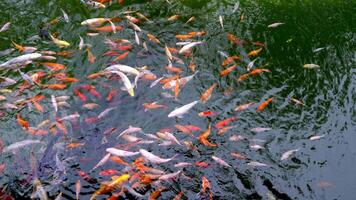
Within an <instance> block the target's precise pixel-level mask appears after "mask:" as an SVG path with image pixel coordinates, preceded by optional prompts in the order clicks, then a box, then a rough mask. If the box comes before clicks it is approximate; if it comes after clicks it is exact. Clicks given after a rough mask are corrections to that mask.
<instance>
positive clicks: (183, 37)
mask: <svg viewBox="0 0 356 200" xmlns="http://www.w3.org/2000/svg"><path fill="white" fill-rule="evenodd" d="M175 37H176V38H177V39H178V40H187V39H191V38H193V37H194V35H176V36H175Z"/></svg>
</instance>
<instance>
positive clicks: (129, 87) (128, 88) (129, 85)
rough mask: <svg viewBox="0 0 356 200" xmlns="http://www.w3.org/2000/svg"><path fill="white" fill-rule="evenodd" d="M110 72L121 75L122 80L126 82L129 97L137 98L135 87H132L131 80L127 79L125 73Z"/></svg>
mask: <svg viewBox="0 0 356 200" xmlns="http://www.w3.org/2000/svg"><path fill="white" fill-rule="evenodd" d="M110 72H111V73H114V74H117V75H119V76H120V78H121V80H122V81H123V82H124V86H125V87H126V89H127V92H128V93H129V95H130V96H132V97H133V96H135V92H134V87H133V86H132V84H131V82H130V80H129V78H127V76H126V75H125V74H124V73H122V72H120V71H110Z"/></svg>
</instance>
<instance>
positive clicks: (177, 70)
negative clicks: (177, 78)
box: [166, 65, 183, 74]
mask: <svg viewBox="0 0 356 200" xmlns="http://www.w3.org/2000/svg"><path fill="white" fill-rule="evenodd" d="M166 70H168V71H170V72H172V73H175V74H180V73H182V72H183V70H182V69H181V68H178V67H173V66H170V65H168V66H166Z"/></svg>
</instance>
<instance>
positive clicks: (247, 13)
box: [0, 0, 356, 199]
mask: <svg viewBox="0 0 356 200" xmlns="http://www.w3.org/2000/svg"><path fill="white" fill-rule="evenodd" d="M169 2H170V3H168V2H167V1H163V0H162V1H155V2H143V3H142V2H129V1H125V3H124V4H123V5H119V4H117V3H113V4H112V5H109V4H106V5H107V8H106V9H99V10H95V9H88V7H87V6H85V5H84V4H82V3H80V1H74V2H69V1H59V2H49V3H48V2H44V1H23V2H12V1H9V0H6V1H2V2H0V6H1V7H2V8H6V9H4V10H3V12H2V13H1V14H0V15H1V16H2V19H3V20H1V21H0V26H2V25H3V24H5V23H6V22H8V21H10V22H11V27H10V28H9V30H7V31H4V32H2V33H0V40H1V41H2V42H1V43H0V51H1V53H0V55H2V56H1V58H0V59H1V63H3V62H5V61H8V60H9V59H10V58H13V57H16V56H19V55H21V53H19V52H18V51H15V52H13V53H11V54H10V52H11V50H9V48H13V46H12V45H11V41H14V42H17V43H19V44H22V45H26V46H33V47H36V48H38V49H39V50H41V51H42V50H51V51H56V52H59V51H63V50H61V49H59V48H58V47H57V46H56V45H55V44H53V43H52V42H51V41H50V40H48V39H41V38H38V37H36V35H38V32H39V27H40V26H44V27H45V28H47V29H46V30H48V31H49V32H51V33H52V34H54V35H55V36H56V37H58V38H60V39H62V40H65V41H68V42H70V43H71V46H70V47H69V48H67V49H65V51H73V56H71V57H65V56H56V57H57V60H56V61H55V62H56V63H62V64H64V65H65V66H66V67H67V69H66V70H65V73H66V74H67V75H68V76H69V77H75V78H76V79H78V80H79V81H78V82H76V83H72V84H68V88H66V89H64V90H56V91H53V90H44V89H43V88H41V87H38V86H36V85H35V86H33V87H32V88H31V89H27V90H24V91H23V92H21V93H19V94H16V93H17V91H18V88H19V87H21V84H22V82H23V81H22V80H23V79H22V77H21V76H20V73H19V72H18V71H14V70H1V71H0V76H1V77H9V78H12V79H14V80H15V81H17V82H18V83H17V84H11V85H10V86H7V85H6V84H4V81H2V83H1V85H0V86H1V89H4V88H6V89H12V90H14V92H13V93H6V91H4V90H2V91H1V93H0V95H2V96H5V97H6V98H7V100H4V101H2V102H1V107H2V109H1V110H0V114H1V115H0V117H1V118H0V120H1V122H0V124H1V136H0V139H1V140H0V142H1V143H0V149H3V147H4V149H3V153H2V155H1V158H0V163H1V164H0V174H1V176H2V178H1V179H0V184H1V188H2V190H1V192H0V196H1V197H2V198H6V195H10V196H12V197H13V198H15V199H18V198H20V197H24V196H26V197H30V196H31V195H32V197H34V198H39V197H40V196H41V194H42V197H43V193H41V191H42V189H43V190H44V191H47V195H48V197H49V198H50V199H54V198H55V197H57V196H58V195H59V194H60V193H61V194H62V198H64V199H75V198H76V190H78V189H76V188H77V187H78V180H79V181H80V183H81V187H80V198H81V199H89V198H90V197H91V196H92V195H93V193H94V192H95V191H97V190H98V188H99V187H100V184H101V183H103V182H105V181H110V177H112V176H113V175H122V174H125V173H128V174H131V176H134V172H137V171H135V170H136V169H134V168H132V167H133V165H131V163H133V162H134V161H136V162H135V163H136V164H137V163H138V160H137V158H138V156H130V157H121V158H122V161H119V160H117V159H118V158H117V159H116V161H115V159H112V158H110V160H109V161H107V162H106V163H105V164H103V165H102V166H100V167H97V168H96V169H94V170H93V168H94V166H95V165H97V164H98V162H99V161H100V160H101V159H102V158H103V157H105V155H106V153H107V152H106V149H107V148H110V147H117V148H119V149H123V150H126V151H133V152H136V151H137V152H138V151H139V150H140V149H146V150H147V151H149V152H152V153H153V154H155V155H158V156H159V157H161V158H171V157H173V156H175V155H176V157H174V160H173V161H170V162H167V163H162V164H150V163H149V162H146V163H145V165H146V166H148V167H152V168H155V169H158V170H161V171H163V172H164V173H174V172H177V171H178V170H181V173H180V174H179V175H178V176H177V177H175V178H174V179H173V180H169V181H159V182H154V184H147V185H143V186H142V185H140V187H139V186H137V184H136V186H137V187H136V188H134V191H132V190H131V192H130V189H126V190H129V192H125V193H123V194H122V196H121V197H122V198H134V197H135V198H139V195H142V196H141V198H146V199H147V198H148V195H149V194H152V192H153V191H156V190H158V189H162V188H166V189H165V190H163V189H162V193H161V197H160V198H161V199H173V197H175V196H176V195H177V194H180V192H183V195H182V199H203V198H204V197H205V198H206V199H209V192H210V191H211V192H212V194H213V197H214V199H352V197H353V191H354V190H355V188H354V187H355V186H354V183H355V181H356V176H355V175H354V173H353V167H352V166H353V164H354V163H355V162H356V160H355V154H356V152H355V150H354V148H353V146H354V145H355V144H356V140H355V137H354V135H353V134H352V133H354V132H355V131H356V128H355V127H356V126H355V99H356V98H355V92H354V91H355V87H356V83H355V80H356V71H355V60H356V51H355V50H356V49H355V46H356V45H355V41H356V36H355V30H356V27H355V22H356V20H355V14H354V13H355V9H354V8H355V6H356V5H355V2H354V1H351V0H347V1H342V2H336V1H331V0H330V1H323V2H319V1H304V2H301V1H291V2H279V1H268V2H265V1H241V2H240V3H239V7H238V9H236V8H237V4H236V1H169ZM61 9H63V10H64V11H65V12H66V13H68V16H69V18H70V22H69V23H66V22H64V20H63V19H60V21H59V22H58V23H54V25H48V22H51V21H52V22H53V19H56V18H57V17H60V16H63V13H62V11H61ZM234 9H235V10H236V11H235V12H234ZM127 10H132V11H139V12H140V13H142V14H143V15H145V16H147V17H148V18H149V20H150V22H148V21H145V20H142V21H141V22H140V23H139V24H138V25H139V26H140V28H141V29H142V31H141V32H140V31H136V32H137V34H138V38H139V40H140V45H137V44H136V43H137V41H135V31H134V29H133V28H132V25H130V24H129V23H128V20H127V19H125V20H123V21H121V22H115V21H114V23H115V24H118V25H120V26H122V27H123V30H121V31H119V32H118V33H101V34H99V35H98V36H94V37H91V36H87V33H88V32H95V31H91V30H89V29H88V27H85V26H81V25H80V22H82V21H84V20H85V19H88V18H96V17H113V16H116V15H119V14H120V15H122V14H121V13H123V12H124V11H127ZM14 13H17V15H16V16H15V15H14ZM173 15H178V18H177V20H175V21H169V20H167V19H168V18H169V17H171V16H173ZM132 16H136V15H135V14H132ZM192 17H193V18H192ZM220 19H221V20H220ZM188 20H189V21H190V22H189V23H186V22H187V21H188ZM273 23H282V24H280V25H279V26H277V27H275V28H268V27H267V26H268V25H271V24H273ZM222 27H223V28H222ZM200 31H205V32H206V34H205V35H202V36H197V37H194V40H198V41H203V44H199V45H197V46H195V47H193V53H192V55H191V56H182V55H179V54H176V53H173V56H175V57H177V58H179V59H181V61H180V60H179V59H175V60H174V62H173V63H174V67H178V68H180V69H181V71H182V72H181V74H180V77H187V76H190V75H193V74H194V73H195V72H197V73H196V74H195V76H194V77H193V78H192V79H191V80H190V81H189V82H187V83H186V84H185V85H184V87H183V86H182V88H180V92H179V95H178V98H174V88H173V92H172V91H170V90H164V89H162V84H161V83H159V84H158V85H156V86H155V87H152V88H151V87H150V85H151V84H152V82H153V80H142V79H140V80H139V81H138V83H137V84H138V85H137V87H136V88H135V89H134V90H135V91H134V92H135V97H130V96H129V94H128V92H127V91H125V90H122V89H124V88H125V87H124V85H123V84H122V82H121V81H120V78H119V76H117V75H116V76H114V75H113V76H110V77H105V76H103V77H99V78H95V79H88V78H87V76H88V75H90V74H93V73H97V72H100V71H101V70H104V69H105V68H106V67H107V66H110V65H111V64H112V63H111V62H112V60H113V58H115V57H117V56H119V55H120V54H121V53H123V52H125V51H121V50H120V51H118V52H119V53H120V54H114V53H113V55H114V56H115V57H112V56H111V57H110V56H104V55H106V54H104V53H108V51H109V50H110V49H109V48H108V47H109V46H108V44H106V43H105V42H104V41H105V40H106V39H107V38H110V39H112V40H114V39H119V38H121V39H129V40H130V41H131V42H132V45H133V46H134V48H132V49H131V50H130V53H129V55H128V56H127V57H125V58H123V59H122V60H120V61H119V63H121V64H125V65H128V66H133V67H136V68H137V69H138V68H141V67H143V66H148V67H147V70H150V71H151V72H152V73H153V74H155V75H156V76H157V77H158V78H159V77H162V76H164V75H167V74H174V73H172V72H170V73H167V69H166V66H167V65H168V62H167V56H166V52H165V48H164V44H166V45H167V46H168V47H175V48H177V49H178V50H179V48H180V47H179V46H177V45H176V42H180V41H179V40H177V39H176V38H175V36H176V35H178V34H187V33H188V32H200ZM147 33H149V34H152V35H154V36H156V37H157V38H158V39H159V41H160V42H161V44H160V43H156V42H154V41H152V39H151V41H150V40H149V38H148V36H147ZM229 34H232V35H234V36H236V39H235V40H234V39H233V38H232V36H229ZM79 35H80V36H81V37H83V39H84V42H85V43H88V44H90V46H91V48H90V52H91V53H92V54H93V55H94V56H96V59H95V62H94V63H92V64H91V63H90V61H89V60H88V52H87V51H85V50H78V45H79V43H80V40H79ZM229 38H230V39H229ZM136 40H137V39H136ZM143 42H146V45H147V49H148V51H147V50H145V49H144V47H143ZM123 46H125V45H123ZM120 48H124V47H120ZM259 48H262V51H261V52H260V53H258V55H257V56H255V57H253V56H248V54H249V53H251V51H253V50H257V49H259ZM6 50H7V51H8V52H6ZM103 54H104V55H103ZM226 56H230V57H232V56H235V59H232V61H231V64H230V65H225V66H223V65H224V63H223V62H224V60H225V59H226ZM237 56H239V58H236V57H237ZM252 62H253V64H252ZM193 63H194V64H195V65H196V67H195V68H196V69H194V67H193ZM234 63H236V64H238V65H237V66H236V68H233V70H232V72H230V73H229V74H227V75H226V76H224V77H221V73H222V71H223V70H224V69H226V68H228V67H230V66H232V65H233V64H234ZM249 64H250V67H252V69H256V68H257V69H260V68H261V69H266V70H269V71H271V72H263V73H260V74H258V75H254V74H253V75H248V76H246V77H244V80H241V81H238V78H239V77H240V78H241V75H242V74H246V73H248V72H247V71H246V68H247V67H248V65H249ZM304 64H316V65H319V66H320V68H318V69H305V68H303V65H304ZM39 71H45V72H46V73H48V72H49V69H48V68H44V67H43V66H41V65H39V64H33V65H30V66H28V67H26V68H24V69H22V72H24V73H27V74H30V75H32V74H34V73H36V72H39ZM128 77H129V79H130V80H131V81H132V82H133V80H134V76H128ZM146 78H147V77H146ZM241 79H242V78H241ZM53 80H54V79H53V78H52V79H51V78H47V79H46V80H45V81H47V82H46V84H53V83H55V82H56V81H53ZM173 82H174V81H173ZM214 83H217V84H216V87H215V88H214V90H213V92H212V95H211V98H210V99H209V100H208V101H207V102H206V103H198V104H197V105H196V106H194V107H193V108H192V109H191V110H190V111H189V112H188V113H187V114H185V115H184V117H183V118H168V117H167V115H168V114H169V113H170V112H171V111H172V110H174V109H175V108H178V107H181V106H183V105H186V104H188V103H191V102H193V101H196V100H199V98H200V96H201V95H202V94H203V93H204V92H205V91H206V90H207V89H208V88H209V87H211V86H212V85H213V84H214ZM88 84H90V85H92V86H94V87H95V88H92V87H89V86H88ZM96 92H97V93H96ZM80 94H83V95H84V97H83V96H82V97H80V96H81V95H80ZM35 95H44V96H45V98H44V99H42V100H40V101H39V103H40V105H42V107H43V109H44V112H43V113H41V112H39V111H38V107H36V106H35V105H32V109H31V110H30V109H29V108H28V107H29V106H28V104H31V103H28V104H24V105H23V106H19V107H20V109H10V108H7V109H5V108H4V107H6V103H14V102H15V101H17V100H19V99H28V98H30V97H33V96H35ZM51 95H54V96H55V97H60V96H65V95H68V96H69V99H67V100H65V101H63V102H66V103H67V104H68V105H65V103H63V105H62V106H60V107H59V108H58V110H59V111H58V112H57V113H54V108H53V105H52V104H53V103H52V101H51ZM83 98H86V102H83ZM272 98H273V99H272ZM268 99H271V102H270V103H269V104H267V103H266V101H268ZM57 100H58V99H57ZM58 102H60V101H59V100H58ZM152 102H157V103H156V104H149V103H152ZM264 102H265V103H266V107H265V108H263V110H262V108H261V107H260V106H261V104H263V103H264ZM88 103H91V104H89V105H88ZM32 104H34V103H33V101H32ZM84 104H86V106H84V107H83V105H84ZM144 104H145V105H146V106H150V108H152V107H154V106H157V105H161V107H159V108H157V109H149V110H148V111H147V110H145V109H147V107H144V106H143V105H144ZM241 105H248V106H246V109H241V108H242V107H240V109H237V106H241ZM259 108H261V111H260V112H256V109H257V110H258V109H259ZM236 110H238V111H236ZM203 111H211V113H210V114H211V116H207V117H202V115H208V114H207V113H208V112H205V113H201V112H203ZM18 113H19V114H21V117H22V118H24V119H25V120H27V121H29V123H30V125H31V126H37V125H38V124H39V123H41V122H43V121H44V120H46V119H49V120H50V122H51V123H52V122H57V124H55V125H50V124H47V125H45V126H44V127H46V128H45V129H46V130H47V131H49V132H48V134H46V135H43V136H38V135H37V136H34V135H33V134H29V133H28V131H26V130H24V129H22V128H21V127H20V126H19V124H18V121H19V120H18V117H17V114H18ZM198 113H201V114H199V115H201V116H199V115H198ZM76 115H79V116H80V117H79V118H78V117H76ZM65 116H71V117H72V119H70V120H64V124H63V125H64V126H65V128H66V130H67V131H68V133H67V134H63V132H65V131H64V130H63V128H62V129H61V128H60V126H61V124H58V123H59V122H61V121H60V120H59V119H60V118H62V117H65ZM98 116H102V117H98ZM235 117H236V118H235ZM222 121H223V122H222ZM218 124H223V125H221V128H219V125H218ZM177 125H178V127H177ZM179 125H181V126H183V125H192V126H190V127H189V128H190V129H188V130H187V126H184V127H183V128H182V127H179ZM210 125H211V127H212V130H211V133H210V135H208V137H207V140H208V143H205V145H204V142H201V140H199V136H201V135H202V133H204V131H206V130H209V126H210ZM130 126H131V127H140V128H142V131H136V132H134V133H132V134H130V135H132V136H135V137H136V138H133V137H131V138H127V137H118V135H119V134H120V133H121V132H122V131H124V130H127V128H128V127H130ZM53 127H57V129H58V130H57V133H56V134H53ZM191 129H193V130H191ZM51 131H52V132H51ZM164 131H168V132H171V133H172V134H173V135H174V137H176V138H177V140H178V141H177V142H171V143H172V144H170V145H167V144H169V143H167V139H162V138H160V139H159V140H157V139H155V138H153V136H152V134H153V135H156V132H164ZM186 132H188V133H186ZM150 134H151V135H150ZM200 139H201V138H200ZM24 140H39V142H36V143H35V144H29V145H26V146H25V147H23V148H20V149H19V150H15V152H12V150H9V148H10V147H11V146H10V145H11V144H14V143H16V142H19V141H24ZM127 140H130V141H131V143H129V142H128V141H127ZM135 140H137V141H135ZM132 141H134V142H132ZM140 141H141V143H140ZM142 141H145V142H146V143H144V142H142ZM150 141H154V143H150ZM2 143H3V144H2ZM162 144H163V145H162ZM215 145H216V147H215ZM212 156H215V157H217V158H220V159H222V161H221V160H216V159H213V157H212ZM215 157H214V158H215ZM118 162H121V164H118ZM182 162H187V163H189V165H188V164H187V166H186V167H184V168H179V167H177V166H175V164H177V163H180V164H182ZM224 162H225V163H224ZM182 165H183V164H182ZM224 165H227V166H224ZM108 170H111V171H108ZM115 170H116V171H117V172H115ZM110 173H113V174H110ZM107 174H109V175H107ZM141 175H142V174H141ZM203 177H205V178H206V179H207V180H208V182H209V184H210V185H211V186H210V189H207V191H205V192H202V182H203ZM140 178H142V176H141V177H140ZM131 183H132V182H131ZM76 185H77V186H76ZM126 186H127V187H129V186H130V187H134V186H133V184H131V185H130V184H126ZM123 188H125V187H123ZM34 191H35V192H34ZM119 192H120V190H113V192H112V194H111V195H112V196H115V194H116V195H118V193H119ZM135 192H137V193H138V194H135ZM109 195H110V193H108V194H107V195H106V196H105V195H103V196H100V197H104V196H105V197H108V196H109ZM8 198H9V199H11V198H10V197H8ZM98 199H99V198H98Z"/></svg>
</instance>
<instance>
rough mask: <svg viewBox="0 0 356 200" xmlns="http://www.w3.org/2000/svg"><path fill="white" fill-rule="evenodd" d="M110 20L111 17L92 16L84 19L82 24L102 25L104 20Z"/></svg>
mask: <svg viewBox="0 0 356 200" xmlns="http://www.w3.org/2000/svg"><path fill="white" fill-rule="evenodd" d="M108 20H110V19H109V18H91V19H87V20H84V21H82V22H81V23H80V25H82V26H84V25H88V26H92V25H101V24H103V23H104V22H107V21H108Z"/></svg>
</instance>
